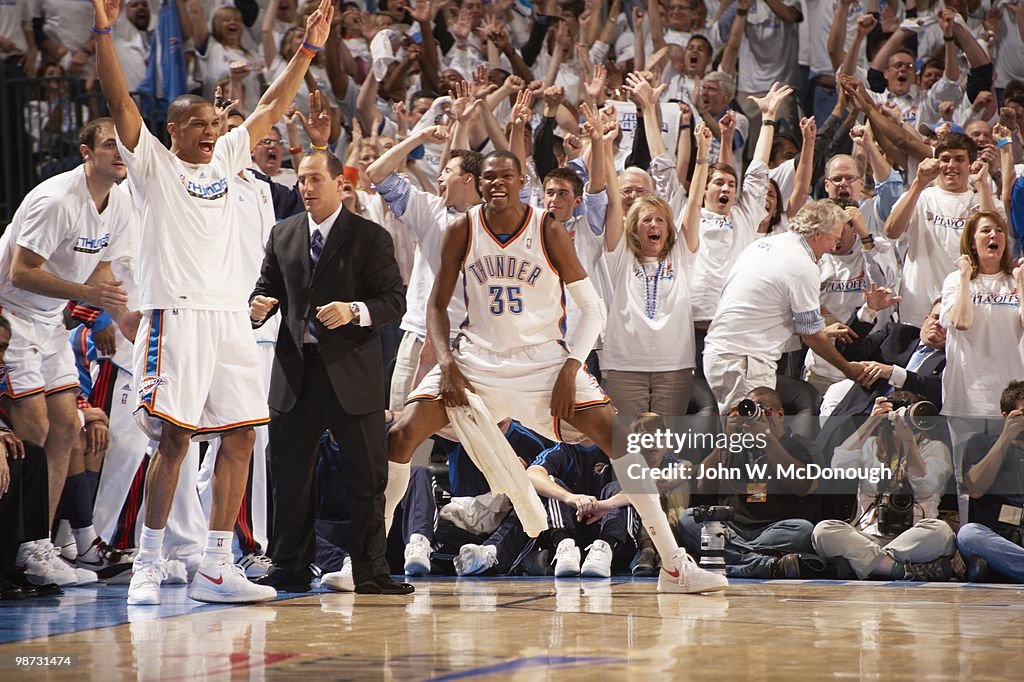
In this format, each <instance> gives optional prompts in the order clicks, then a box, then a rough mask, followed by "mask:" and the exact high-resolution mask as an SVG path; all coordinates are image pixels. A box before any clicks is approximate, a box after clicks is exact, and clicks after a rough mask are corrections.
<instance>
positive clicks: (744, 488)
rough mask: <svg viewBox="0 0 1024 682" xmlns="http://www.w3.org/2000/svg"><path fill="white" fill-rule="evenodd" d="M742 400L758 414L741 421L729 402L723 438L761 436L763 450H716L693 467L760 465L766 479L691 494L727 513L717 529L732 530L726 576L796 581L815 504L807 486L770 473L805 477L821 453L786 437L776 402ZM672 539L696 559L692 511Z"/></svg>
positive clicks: (771, 397)
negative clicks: (782, 469) (786, 469)
mask: <svg viewBox="0 0 1024 682" xmlns="http://www.w3.org/2000/svg"><path fill="white" fill-rule="evenodd" d="M745 397H746V398H747V399H749V400H751V401H753V402H754V403H755V404H756V405H757V406H758V408H759V412H760V414H759V415H757V416H756V417H754V418H744V417H741V416H740V413H739V408H738V404H739V401H737V403H736V404H734V405H732V406H731V408H730V410H729V417H728V418H727V419H726V427H725V429H726V433H727V434H739V433H745V434H752V435H755V436H756V435H758V434H760V435H763V437H764V438H765V443H766V447H765V448H764V449H759V448H754V449H750V448H747V449H744V450H743V451H742V452H739V453H733V452H731V450H730V449H728V448H724V449H723V448H716V449H715V450H714V452H712V453H711V454H710V455H708V456H707V457H706V458H705V459H704V461H703V462H701V464H700V468H701V470H703V471H705V472H706V471H708V470H709V469H716V468H719V467H724V468H727V469H733V468H738V469H739V470H740V471H742V472H743V473H745V474H746V473H747V472H748V469H747V467H748V466H749V467H756V466H759V465H764V466H766V467H767V468H766V469H765V470H764V471H765V472H766V473H767V475H766V477H765V478H764V479H763V480H757V479H754V478H745V479H744V480H712V479H711V478H709V477H708V476H703V477H701V478H700V479H699V482H698V485H697V492H698V493H700V494H716V495H717V496H718V504H722V505H728V506H729V507H732V510H733V519H732V520H731V521H726V522H724V523H725V525H726V526H727V527H728V528H729V529H730V530H731V531H732V532H731V533H729V534H728V535H727V536H726V541H725V563H726V575H727V576H728V577H730V578H799V577H800V570H801V569H800V559H799V556H798V555H799V554H802V553H806V554H810V553H811V551H812V549H811V531H812V529H813V528H814V524H815V522H817V520H818V500H817V498H816V497H815V496H813V495H812V494H811V493H813V492H814V487H815V482H814V481H813V480H811V479H808V478H804V479H801V478H800V477H799V475H794V476H793V477H791V478H790V477H787V478H783V479H779V477H778V476H776V467H777V466H791V465H792V466H794V467H795V469H794V471H801V470H805V469H806V465H807V464H812V463H820V462H821V452H820V451H819V450H818V448H817V446H815V445H814V443H813V442H811V441H810V440H808V439H807V438H805V437H804V436H801V435H799V434H795V433H793V432H792V431H790V430H789V428H788V427H787V426H786V424H785V421H784V417H785V413H784V412H783V409H782V399H781V398H780V397H779V394H778V393H776V392H775V391H774V390H773V389H770V388H765V387H760V388H756V389H754V390H753V391H751V392H750V393H749V394H748V395H747V396H745ZM749 471H750V473H753V470H752V469H750V470H749ZM676 534H677V535H678V536H679V538H680V541H681V543H682V544H683V545H685V546H686V551H688V552H690V553H692V554H694V555H699V554H700V551H699V550H700V534H701V526H700V524H699V523H697V522H696V521H694V519H693V511H692V510H689V511H687V512H686V514H685V515H684V516H683V517H682V518H681V519H680V521H679V525H677V526H676Z"/></svg>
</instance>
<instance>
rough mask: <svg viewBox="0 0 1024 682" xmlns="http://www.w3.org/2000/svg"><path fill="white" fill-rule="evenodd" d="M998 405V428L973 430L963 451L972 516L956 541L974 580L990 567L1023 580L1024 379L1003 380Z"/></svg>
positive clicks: (965, 478) (988, 574)
mask: <svg viewBox="0 0 1024 682" xmlns="http://www.w3.org/2000/svg"><path fill="white" fill-rule="evenodd" d="M999 408H1000V410H1001V411H1002V413H1003V419H1004V422H1003V429H1002V432H1001V433H1000V434H999V435H994V434H981V433H979V434H976V435H974V436H973V437H972V438H971V439H970V440H969V441H967V450H966V452H964V468H963V479H964V487H965V488H966V489H967V493H968V494H969V495H970V497H971V501H970V512H969V517H970V519H971V522H970V523H967V524H964V525H963V526H961V527H960V531H959V532H958V533H957V535H956V541H957V545H958V546H959V547H960V552H961V553H962V554H963V556H964V559H965V560H966V561H967V579H968V580H970V581H972V582H975V581H980V580H986V579H988V578H990V577H992V576H990V570H991V572H994V573H996V574H998V575H999V576H1002V577H1004V578H1007V579H1009V580H1012V581H1013V582H1024V522H1022V521H1024V381H1011V382H1010V383H1009V384H1007V386H1006V388H1004V389H1003V392H1002V394H1001V395H1000V397H999Z"/></svg>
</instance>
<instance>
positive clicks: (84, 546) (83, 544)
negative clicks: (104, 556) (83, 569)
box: [71, 524, 97, 560]
mask: <svg viewBox="0 0 1024 682" xmlns="http://www.w3.org/2000/svg"><path fill="white" fill-rule="evenodd" d="M71 534H72V535H73V536H75V544H76V545H78V557H79V558H82V557H84V556H85V555H86V554H87V553H88V552H89V549H90V548H91V547H92V543H93V542H95V541H96V537H97V536H96V529H95V528H93V526H92V524H89V525H88V526H86V527H85V528H72V529H71ZM91 559H92V558H91V557H90V560H91Z"/></svg>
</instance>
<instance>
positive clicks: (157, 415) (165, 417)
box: [135, 403, 196, 431]
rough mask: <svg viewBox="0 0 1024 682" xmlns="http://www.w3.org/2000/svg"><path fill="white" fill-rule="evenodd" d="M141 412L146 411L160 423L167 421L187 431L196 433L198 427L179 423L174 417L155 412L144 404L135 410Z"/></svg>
mask: <svg viewBox="0 0 1024 682" xmlns="http://www.w3.org/2000/svg"><path fill="white" fill-rule="evenodd" d="M139 410H145V411H146V414H147V415H149V416H150V417H155V418H156V419H159V420H160V421H165V422H167V423H168V424H171V425H172V426H177V427H178V428H179V429H185V430H186V431H195V430H196V427H195V426H194V425H189V424H185V423H183V422H180V421H178V420H177V419H175V418H174V417H171V416H169V415H166V414H164V413H162V412H157V411H156V410H154V409H153V408H151V407H150V406H149V405H147V404H145V403H142V404H141V405H139V406H138V407H137V408H135V411H136V412H138V411H139Z"/></svg>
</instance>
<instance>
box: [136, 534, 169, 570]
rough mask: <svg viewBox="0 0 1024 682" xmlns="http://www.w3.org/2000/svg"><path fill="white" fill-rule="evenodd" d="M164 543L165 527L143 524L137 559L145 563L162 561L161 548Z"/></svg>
mask: <svg viewBox="0 0 1024 682" xmlns="http://www.w3.org/2000/svg"><path fill="white" fill-rule="evenodd" d="M163 544H164V529H163V528H149V527H148V526H146V525H143V526H142V535H141V536H140V538H139V553H138V555H137V557H136V561H138V562H139V563H143V564H155V563H157V562H159V561H160V550H161V548H162V547H163Z"/></svg>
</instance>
